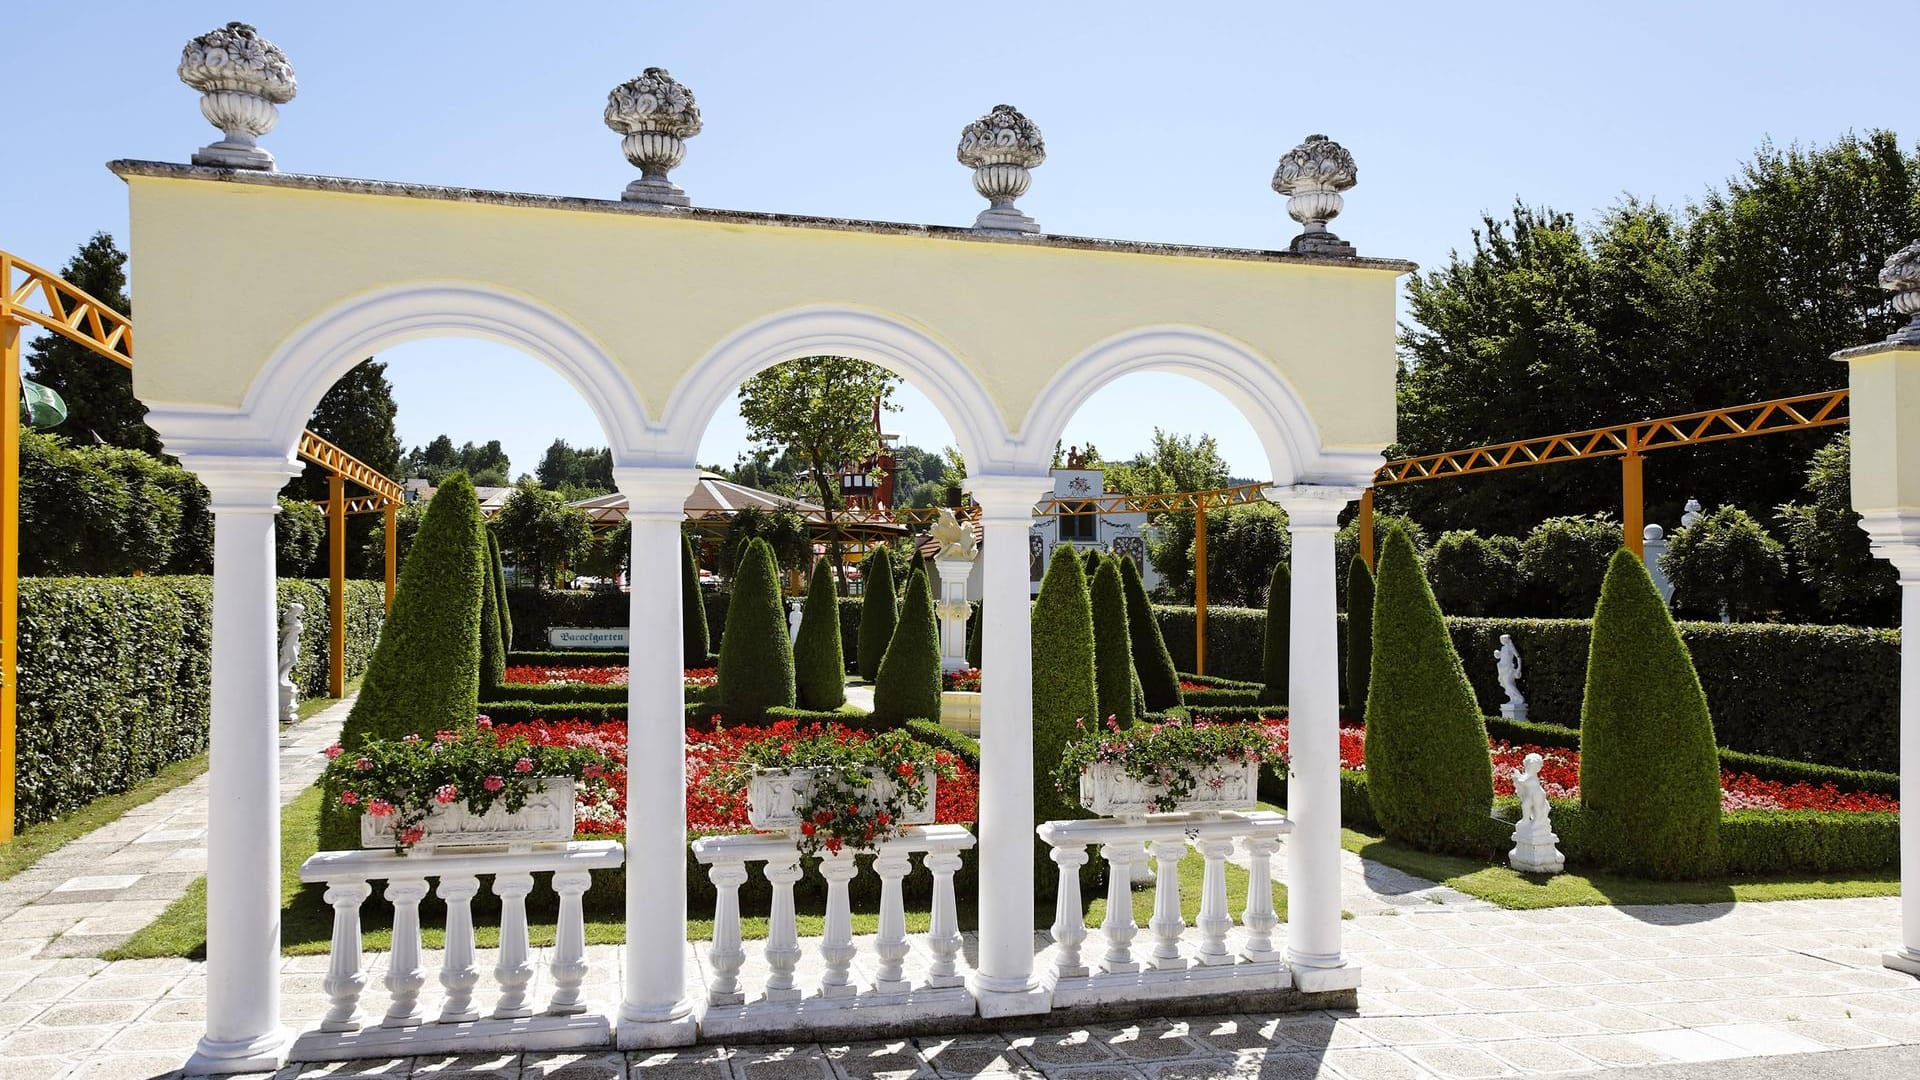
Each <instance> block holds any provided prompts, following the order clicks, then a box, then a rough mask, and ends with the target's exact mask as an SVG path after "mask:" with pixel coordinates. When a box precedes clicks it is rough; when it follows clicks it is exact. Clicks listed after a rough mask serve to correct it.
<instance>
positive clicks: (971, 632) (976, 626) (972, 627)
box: [967, 604, 987, 671]
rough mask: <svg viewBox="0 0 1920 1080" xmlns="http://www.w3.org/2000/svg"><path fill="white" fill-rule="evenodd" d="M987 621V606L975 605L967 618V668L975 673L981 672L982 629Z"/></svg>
mask: <svg viewBox="0 0 1920 1080" xmlns="http://www.w3.org/2000/svg"><path fill="white" fill-rule="evenodd" d="M986 621H987V616H986V609H985V606H984V605H982V604H975V605H973V611H972V612H971V613H969V615H968V616H967V666H968V667H970V668H972V669H974V670H975V671H978V670H980V628H981V626H982V625H983V624H984V623H985V622H986Z"/></svg>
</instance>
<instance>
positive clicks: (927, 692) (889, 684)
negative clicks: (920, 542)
mask: <svg viewBox="0 0 1920 1080" xmlns="http://www.w3.org/2000/svg"><path fill="white" fill-rule="evenodd" d="M940 689H941V687H940V630H939V627H938V626H936V625H935V624H934V619H933V592H932V591H931V590H930V589H929V588H928V587H927V574H926V571H925V570H915V571H914V572H913V575H912V576H911V577H909V578H907V588H906V601H905V603H903V604H901V605H900V619H899V622H898V624H897V625H895V627H894V629H893V641H891V642H890V643H888V645H887V653H886V655H885V656H883V657H882V658H881V659H880V677H879V678H878V679H876V680H875V681H874V685H873V715H874V719H875V720H877V721H879V722H881V723H889V724H901V723H905V722H906V721H908V720H938V719H940Z"/></svg>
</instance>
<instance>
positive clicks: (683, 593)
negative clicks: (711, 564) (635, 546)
mask: <svg viewBox="0 0 1920 1080" xmlns="http://www.w3.org/2000/svg"><path fill="white" fill-rule="evenodd" d="M809 595H811V594H809ZM680 635H681V640H680V652H681V655H682V656H683V657H684V658H685V660H686V665H687V666H688V667H700V666H701V662H702V661H704V660H705V659H706V656H707V653H708V652H709V651H710V650H711V649H712V644H711V639H709V638H708V637H707V605H706V603H705V602H704V601H703V600H702V599H701V597H700V568H699V565H698V564H697V563H695V562H694V559H693V538H692V537H691V536H685V535H683V536H681V537H680ZM835 640H836V641H838V636H837V635H836V637H835Z"/></svg>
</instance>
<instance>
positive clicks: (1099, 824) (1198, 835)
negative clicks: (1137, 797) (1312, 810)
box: [1038, 810, 1293, 1008]
mask: <svg viewBox="0 0 1920 1080" xmlns="http://www.w3.org/2000/svg"><path fill="white" fill-rule="evenodd" d="M1292 827H1293V826H1292V823H1291V822H1289V821H1288V820H1287V819H1286V818H1285V817H1283V816H1281V815H1280V814H1277V813H1274V812H1272V811H1269V810H1260V811H1251V812H1246V813H1240V812H1219V811H1216V812H1210V813H1198V814H1150V815H1145V816H1142V817H1136V818H1092V819H1087V820H1079V821H1049V822H1047V823H1046V824H1044V825H1041V826H1040V828H1039V830H1038V831H1039V834H1040V839H1041V840H1043V841H1045V842H1046V843H1047V844H1048V845H1050V846H1051V847H1052V848H1053V861H1054V864H1055V865H1056V866H1058V867H1059V868H1060V878H1059V891H1058V896H1059V901H1058V905H1057V907H1056V909H1055V911H1056V914H1055V916H1054V924H1053V939H1054V946H1053V948H1052V950H1051V956H1050V957H1049V963H1048V965H1047V968H1046V970H1045V971H1044V972H1043V979H1044V981H1045V982H1046V984H1047V986H1048V987H1049V988H1050V989H1051V990H1052V993H1053V1004H1054V1006H1055V1007H1056V1008H1058V1007H1062V1006H1071V1005H1083V1004H1100V1003H1107V1002H1114V1001H1123V1000H1131V999H1147V998H1165V997H1190V996H1203V995H1211V994H1229V993H1236V992H1241V991H1244V990H1283V989H1286V988H1287V987H1289V986H1291V985H1292V982H1291V978H1290V976H1289V974H1288V971H1287V967H1286V964H1285V963H1284V961H1283V960H1282V957H1281V955H1280V953H1279V951H1278V950H1277V949H1275V948H1274V942H1273V933H1274V929H1275V927H1277V926H1278V925H1279V921H1280V920H1279V917H1278V916H1277V915H1276V914H1275V913H1274V910H1273V855H1274V853H1276V852H1277V851H1279V849H1280V840H1281V837H1283V836H1285V835H1286V834H1287V833H1288V832H1289V831H1290V830H1291V829H1292ZM1094 845H1098V846H1099V851H1100V857H1101V858H1103V859H1105V860H1106V862H1107V911H1106V916H1105V918H1104V919H1103V920H1102V921H1101V924H1100V926H1099V927H1098V930H1099V934H1100V939H1099V942H1098V945H1097V947H1096V948H1097V952H1098V955H1099V960H1098V961H1097V962H1096V963H1093V964H1088V963H1087V962H1086V961H1085V960H1084V959H1083V957H1082V952H1083V948H1082V944H1083V942H1085V940H1086V938H1087V936H1088V928H1087V926H1086V925H1085V922H1084V916H1082V915H1081V905H1080V868H1081V867H1082V866H1083V865H1085V864H1086V862H1087V849H1088V848H1089V847H1091V846H1094ZM1189 847H1191V848H1192V850H1193V851H1195V852H1198V853H1199V855H1200V857H1201V859H1202V860H1203V862H1204V865H1203V870H1202V875H1201V887H1200V897H1199V908H1200V911H1199V916H1198V918H1197V919H1195V921H1194V925H1193V926H1192V927H1191V928H1189V927H1188V925H1187V922H1186V918H1185V916H1184V914H1183V912H1182V907H1181V905H1182V901H1183V900H1184V899H1185V898H1184V897H1183V896H1182V895H1181V888H1180V862H1181V860H1182V858H1184V857H1185V856H1186V855H1187V853H1188V849H1189ZM1236 849H1237V850H1239V851H1241V852H1243V853H1244V854H1245V856H1246V866H1247V895H1246V907H1245V909H1244V910H1243V911H1242V912H1241V916H1240V926H1241V928H1242V932H1241V933H1239V934H1235V933H1234V919H1233V914H1232V912H1231V911H1230V910H1229V908H1230V906H1231V898H1230V897H1229V896H1228V895H1227V863H1228V861H1229V860H1230V859H1232V857H1233V855H1234V852H1235V851H1236ZM1149 855H1151V857H1152V859H1153V861H1154V868H1155V873H1154V896H1153V916H1152V917H1151V918H1150V919H1149V920H1148V921H1147V929H1148V931H1149V933H1150V935H1151V936H1150V938H1149V939H1148V940H1147V942H1146V943H1145V945H1144V947H1143V949H1142V950H1141V951H1143V952H1144V954H1145V955H1141V954H1140V952H1137V951H1136V949H1135V941H1134V939H1135V937H1136V936H1137V935H1138V933H1139V930H1140V928H1139V926H1138V924H1137V923H1136V922H1135V921H1134V916H1133V888H1132V881H1133V872H1134V869H1135V868H1136V867H1138V866H1140V865H1142V864H1144V863H1145V862H1146V860H1147V859H1148V857H1149ZM1190 929H1191V931H1192V932H1189V930H1190Z"/></svg>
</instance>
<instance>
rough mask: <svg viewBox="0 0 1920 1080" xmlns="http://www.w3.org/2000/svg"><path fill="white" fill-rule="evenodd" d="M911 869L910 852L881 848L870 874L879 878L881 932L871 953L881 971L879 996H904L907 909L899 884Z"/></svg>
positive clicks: (877, 987)
mask: <svg viewBox="0 0 1920 1080" xmlns="http://www.w3.org/2000/svg"><path fill="white" fill-rule="evenodd" d="M912 869H913V856H912V854H911V853H909V852H906V851H902V850H898V849H897V848H892V847H885V846H883V847H881V848H880V850H879V851H877V852H875V854H874V857H873V872H874V873H876V874H878V875H880V933H879V936H878V938H877V939H876V940H875V941H874V951H875V952H877V953H878V954H880V970H879V971H878V972H877V973H876V974H875V978H874V984H873V988H874V990H875V991H876V992H878V993H882V994H904V993H906V992H907V990H908V989H909V988H908V986H907V980H906V961H907V910H906V904H905V901H904V900H903V898H902V896H901V893H900V881H901V879H902V878H904V877H906V876H907V873H908V872H909V871H911V870H912Z"/></svg>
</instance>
